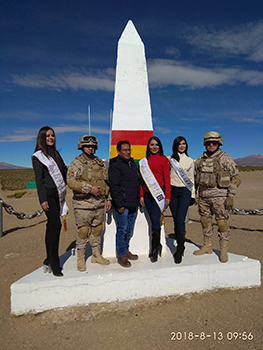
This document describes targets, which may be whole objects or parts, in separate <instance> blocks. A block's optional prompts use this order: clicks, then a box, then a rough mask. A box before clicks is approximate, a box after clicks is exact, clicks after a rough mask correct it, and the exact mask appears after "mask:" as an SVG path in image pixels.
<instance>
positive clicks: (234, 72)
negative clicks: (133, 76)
mask: <svg viewBox="0 0 263 350" xmlns="http://www.w3.org/2000/svg"><path fill="white" fill-rule="evenodd" d="M148 73H149V82H150V85H151V86H152V87H153V88H154V87H158V88H160V87H164V86H168V85H176V86H182V87H186V88H191V89H196V88H204V87H215V86H219V85H222V84H228V85H233V84H237V83H246V84H248V85H253V86H254V85H261V84H263V73H262V72H259V71H254V70H250V71H245V70H241V69H238V68H221V67H220V68H218V67H216V68H211V69H209V68H203V67H196V66H193V65H189V64H185V63H182V62H179V61H173V60H161V59H157V60H151V61H150V62H149V64H148Z"/></svg>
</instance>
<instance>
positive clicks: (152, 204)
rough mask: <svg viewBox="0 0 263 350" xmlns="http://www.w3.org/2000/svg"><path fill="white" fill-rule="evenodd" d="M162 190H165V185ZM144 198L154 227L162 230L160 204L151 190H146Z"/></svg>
mask: <svg viewBox="0 0 263 350" xmlns="http://www.w3.org/2000/svg"><path fill="white" fill-rule="evenodd" d="M162 190H163V191H164V186H162ZM143 198H144V204H145V206H146V209H147V212H148V214H149V216H150V219H151V223H152V228H153V229H154V228H155V229H157V230H160V228H161V214H162V213H161V210H160V208H159V205H158V204H157V203H156V201H155V199H154V198H153V196H152V195H151V193H150V192H146V191H144V193H143Z"/></svg>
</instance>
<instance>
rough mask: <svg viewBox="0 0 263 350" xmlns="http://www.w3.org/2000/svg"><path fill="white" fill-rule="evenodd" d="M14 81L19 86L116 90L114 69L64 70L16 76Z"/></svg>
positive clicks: (53, 88)
mask: <svg viewBox="0 0 263 350" xmlns="http://www.w3.org/2000/svg"><path fill="white" fill-rule="evenodd" d="M13 83H14V84H16V85H19V86H24V87H30V88H38V89H52V90H58V91H60V90H65V89H73V90H80V89H82V90H103V91H113V90H114V70H113V69H110V68H109V69H105V70H97V71H95V72H94V73H93V74H92V73H89V72H77V71H75V72H74V71H70V72H63V73H60V74H57V75H53V76H51V77H46V76H41V75H25V76H17V75H16V76H14V77H13Z"/></svg>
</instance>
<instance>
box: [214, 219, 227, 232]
mask: <svg viewBox="0 0 263 350" xmlns="http://www.w3.org/2000/svg"><path fill="white" fill-rule="evenodd" d="M216 223H217V226H218V231H219V232H227V231H228V230H229V225H228V222H227V221H226V220H217V222H216Z"/></svg>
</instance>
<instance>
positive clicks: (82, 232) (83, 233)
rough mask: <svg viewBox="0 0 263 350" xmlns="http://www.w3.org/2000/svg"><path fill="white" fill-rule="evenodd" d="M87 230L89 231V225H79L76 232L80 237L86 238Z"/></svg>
mask: <svg viewBox="0 0 263 350" xmlns="http://www.w3.org/2000/svg"><path fill="white" fill-rule="evenodd" d="M89 231H90V226H81V227H80V228H79V232H78V236H79V238H80V239H86V238H88V235H89Z"/></svg>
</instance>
